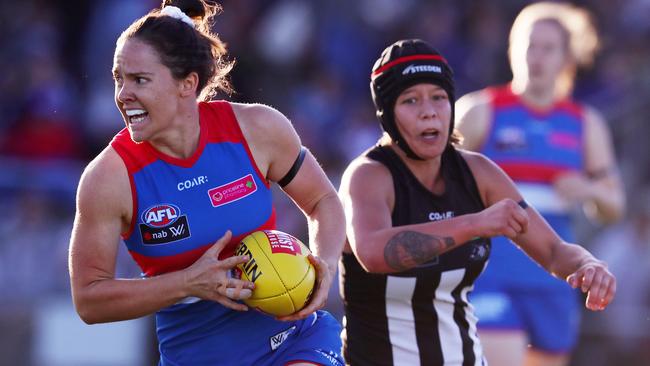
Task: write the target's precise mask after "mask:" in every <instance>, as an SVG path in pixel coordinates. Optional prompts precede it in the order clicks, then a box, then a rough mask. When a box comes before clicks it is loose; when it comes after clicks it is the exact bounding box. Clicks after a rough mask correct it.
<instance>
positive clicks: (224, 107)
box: [202, 101, 270, 188]
mask: <svg viewBox="0 0 650 366" xmlns="http://www.w3.org/2000/svg"><path fill="white" fill-rule="evenodd" d="M202 104H207V103H202ZM209 105H210V106H211V107H212V108H210V112H211V113H217V114H218V116H219V118H220V119H221V120H229V121H230V123H227V124H226V126H224V128H223V129H222V128H221V126H219V127H220V128H219V129H215V128H211V129H210V137H209V140H210V142H212V141H235V142H241V144H242V145H243V146H244V148H245V149H246V154H247V155H248V159H250V161H251V165H253V168H255V173H257V176H258V177H259V178H260V180H261V181H262V182H264V185H265V186H266V188H269V186H270V183H269V181H268V180H267V179H266V177H265V176H264V175H263V174H262V172H261V171H260V168H259V167H258V166H257V163H256V162H255V159H254V158H253V153H252V152H251V149H250V147H249V146H248V141H246V138H245V137H244V133H243V132H242V130H241V127H240V126H239V123H238V122H237V117H236V116H235V112H234V111H233V110H232V105H231V104H230V103H228V102H221V101H220V102H213V103H209Z"/></svg>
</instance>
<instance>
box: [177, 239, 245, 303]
mask: <svg viewBox="0 0 650 366" xmlns="http://www.w3.org/2000/svg"><path fill="white" fill-rule="evenodd" d="M231 237H232V234H231V232H230V230H228V231H226V233H225V234H224V235H223V236H222V237H221V238H220V239H219V240H217V241H216V242H215V243H214V245H212V247H210V249H208V250H207V251H206V252H205V253H203V255H202V256H201V258H199V259H198V260H197V261H196V262H194V263H193V264H192V265H191V266H189V267H188V268H186V269H185V270H184V271H185V284H186V285H187V288H188V292H189V294H190V296H196V297H199V298H201V299H204V300H211V301H216V302H218V303H220V304H221V305H223V306H225V307H227V308H230V309H233V310H240V311H245V310H248V307H247V306H246V305H244V304H241V303H239V302H236V301H235V300H243V299H247V298H249V297H250V296H251V295H252V293H253V288H254V284H253V282H250V281H245V280H241V279H238V278H233V277H232V276H230V272H231V270H232V269H233V268H234V267H235V266H237V265H238V264H240V263H246V262H247V261H248V260H249V258H248V257H247V256H245V255H236V256H232V257H229V258H226V259H223V260H220V259H219V254H220V253H221V251H222V250H223V248H225V247H226V245H227V244H228V243H229V242H230V239H231Z"/></svg>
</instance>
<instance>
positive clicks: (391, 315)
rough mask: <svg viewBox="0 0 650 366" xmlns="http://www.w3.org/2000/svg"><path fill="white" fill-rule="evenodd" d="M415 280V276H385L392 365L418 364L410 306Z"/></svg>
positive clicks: (418, 355)
mask: <svg viewBox="0 0 650 366" xmlns="http://www.w3.org/2000/svg"><path fill="white" fill-rule="evenodd" d="M415 282H416V279H415V277H395V276H386V314H387V317H388V337H389V339H390V343H391V346H392V348H393V365H394V366H401V365H405V366H410V365H419V364H420V352H419V351H418V343H417V339H416V337H415V318H414V316H413V307H412V306H411V298H413V291H414V290H415Z"/></svg>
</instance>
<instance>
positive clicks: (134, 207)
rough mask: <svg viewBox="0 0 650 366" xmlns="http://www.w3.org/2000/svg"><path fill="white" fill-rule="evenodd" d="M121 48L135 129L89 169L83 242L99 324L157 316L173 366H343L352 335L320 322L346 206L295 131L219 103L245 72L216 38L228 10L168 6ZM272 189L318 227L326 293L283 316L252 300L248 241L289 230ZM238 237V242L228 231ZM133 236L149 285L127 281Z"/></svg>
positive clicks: (81, 299) (259, 110) (270, 116)
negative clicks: (230, 79)
mask: <svg viewBox="0 0 650 366" xmlns="http://www.w3.org/2000/svg"><path fill="white" fill-rule="evenodd" d="M161 8H162V9H155V10H152V11H151V12H150V13H149V14H147V15H145V16H144V17H142V18H140V19H138V20H136V21H135V22H133V23H132V24H131V26H129V27H128V28H127V29H126V30H125V31H124V32H123V33H122V35H121V36H120V38H119V39H118V41H117V45H116V49H115V56H114V64H113V78H114V80H115V103H116V105H117V108H118V110H119V111H120V113H121V114H122V117H123V119H124V122H125V124H126V128H124V129H123V130H122V131H121V132H119V133H118V134H117V135H116V136H115V137H114V138H113V140H112V141H111V143H110V145H109V146H108V147H106V148H105V149H104V151H103V152H101V153H100V154H99V156H98V157H96V158H95V159H94V160H93V161H92V162H91V163H90V164H89V165H88V167H87V168H86V170H85V171H84V174H83V176H82V178H81V181H80V183H79V189H78V196H77V214H76V217H75V222H74V228H73V232H72V239H71V242H70V279H71V287H72V297H73V300H74V304H75V307H76V310H77V312H78V313H79V316H80V317H81V318H82V319H83V320H84V321H85V322H87V323H89V324H95V323H105V322H115V321H121V320H129V319H136V318H139V317H143V316H145V315H149V314H152V313H155V314H156V325H157V338H158V344H159V352H160V361H159V365H161V366H163V365H235V364H245V365H285V364H292V365H331V366H338V365H341V364H342V362H343V360H342V358H341V357H340V355H339V352H340V349H341V341H340V338H339V333H340V324H339V323H338V322H337V321H336V319H334V318H333V317H332V316H331V315H330V314H329V313H327V312H325V311H319V309H321V308H322V307H323V306H324V305H325V301H326V299H327V295H328V291H329V288H330V285H331V283H332V278H333V276H334V275H335V273H336V265H337V262H338V258H339V255H340V253H341V248H342V246H343V241H344V220H343V210H342V207H341V203H340V201H339V200H338V197H337V195H336V191H335V190H334V187H333V186H332V184H331V183H330V181H329V180H328V179H327V176H326V175H325V173H324V172H323V171H322V170H321V168H320V166H319V165H318V163H317V162H316V159H315V158H314V157H313V155H311V153H310V152H308V151H307V149H306V148H304V147H302V146H301V142H300V139H299V137H298V135H297V134H296V132H295V131H294V129H293V127H292V125H291V123H290V122H289V121H288V120H287V118H286V117H284V116H283V115H282V114H281V113H279V112H278V111H277V110H275V109H273V108H271V107H268V106H265V105H260V104H239V103H229V102H225V101H209V100H210V98H211V97H213V96H214V93H216V91H217V90H219V89H220V90H226V91H227V90H229V84H228V83H227V82H226V80H227V79H226V76H227V74H228V73H229V71H230V70H231V68H232V66H233V64H232V63H231V62H229V61H228V60H227V58H226V49H225V46H224V44H223V43H222V42H221V40H220V39H219V38H218V37H217V36H216V35H214V34H212V33H211V31H210V30H209V25H210V21H211V19H212V16H213V15H215V12H216V10H217V8H216V7H215V6H210V5H208V4H207V3H205V2H204V1H202V0H177V1H176V0H172V1H168V0H166V1H164V2H163V4H162V7H161ZM271 182H277V183H278V184H279V185H280V186H281V187H282V189H283V191H284V192H285V193H286V194H287V195H288V196H289V197H290V198H291V199H292V200H293V201H294V202H295V204H296V205H297V206H298V207H299V208H300V209H301V210H302V211H303V212H304V214H305V216H306V217H307V219H308V226H309V229H310V240H309V244H310V245H311V249H312V253H314V255H313V256H310V261H311V262H312V263H313V264H314V266H315V268H316V273H317V286H316V287H315V288H314V293H313V295H312V298H311V300H310V302H309V303H308V304H307V306H306V307H305V308H304V309H302V310H300V311H298V312H296V313H295V314H291V315H288V316H284V317H281V318H279V319H275V318H273V317H271V316H268V315H264V314H262V313H261V312H258V311H252V310H251V311H248V310H249V309H248V308H247V307H246V306H245V305H244V304H242V303H240V302H238V300H241V299H244V298H246V297H248V296H250V294H251V290H252V289H253V283H251V282H248V281H243V280H239V279H236V278H232V277H231V276H230V275H229V274H230V270H231V269H232V268H233V267H234V266H235V265H237V264H239V263H244V262H246V261H247V260H248V258H247V257H245V256H236V255H234V254H233V251H234V247H235V246H236V245H237V244H238V243H239V240H241V239H242V238H243V237H244V236H246V235H248V234H250V233H251V232H253V231H257V230H261V229H273V228H275V226H276V217H275V208H274V206H273V197H272V194H271ZM224 233H225V234H224ZM120 237H121V238H122V239H123V240H124V242H125V243H126V246H127V248H128V250H129V253H130V254H131V256H132V257H133V259H134V260H135V261H136V262H137V263H138V265H139V266H140V268H141V269H142V272H143V274H144V278H142V279H136V280H134V279H126V278H117V276H116V275H115V263H116V256H117V252H118V246H119V245H120V242H121V241H120Z"/></svg>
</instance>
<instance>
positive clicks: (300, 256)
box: [235, 230, 316, 316]
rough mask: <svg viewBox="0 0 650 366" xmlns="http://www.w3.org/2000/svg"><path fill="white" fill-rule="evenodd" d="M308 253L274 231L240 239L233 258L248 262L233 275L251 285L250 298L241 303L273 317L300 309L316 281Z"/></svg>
mask: <svg viewBox="0 0 650 366" xmlns="http://www.w3.org/2000/svg"><path fill="white" fill-rule="evenodd" d="M309 253H310V251H309V248H308V247H307V246H306V245H305V244H303V243H302V242H301V241H300V240H298V239H297V238H295V237H294V236H292V235H290V234H287V233H284V232H282V231H278V230H263V231H256V232H254V233H252V234H250V235H248V236H246V237H245V238H244V239H242V241H241V242H240V243H239V245H238V246H237V248H236V249H235V255H247V256H248V257H249V260H248V262H246V263H243V264H239V265H237V270H236V272H238V273H237V275H238V276H240V277H241V279H244V280H248V281H251V282H253V283H255V290H253V294H252V296H251V297H249V298H248V299H246V300H244V302H245V303H246V304H247V305H248V306H250V307H251V308H255V309H257V310H259V311H262V312H264V313H267V314H271V315H275V316H284V315H289V314H293V313H295V312H296V311H298V310H300V309H302V308H303V307H304V306H305V305H306V304H307V303H308V302H309V298H310V296H311V293H312V291H313V289H314V283H315V281H316V270H315V269H314V266H313V265H312V264H311V262H309V259H308V258H307V256H308V255H309Z"/></svg>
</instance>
